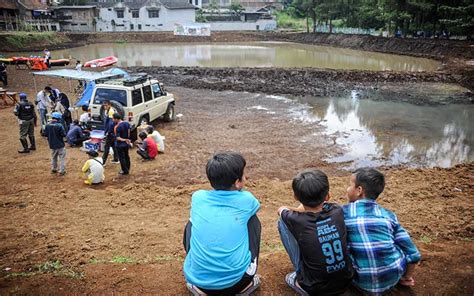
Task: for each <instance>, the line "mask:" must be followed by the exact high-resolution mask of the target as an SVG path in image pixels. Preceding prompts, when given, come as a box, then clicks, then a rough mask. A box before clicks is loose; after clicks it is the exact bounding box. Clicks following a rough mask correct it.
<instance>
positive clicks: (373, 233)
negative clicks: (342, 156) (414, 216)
mask: <svg viewBox="0 0 474 296" xmlns="http://www.w3.org/2000/svg"><path fill="white" fill-rule="evenodd" d="M384 187H385V178H384V175H383V174H382V173H380V172H379V171H377V170H376V169H372V168H361V169H358V170H356V171H355V172H354V173H353V174H352V175H351V177H350V181H349V187H348V188H347V197H348V199H349V202H350V203H349V204H347V205H344V206H343V209H344V219H345V222H346V227H347V240H348V244H349V249H350V253H351V257H352V260H353V266H354V268H355V271H356V274H355V277H354V281H353V283H354V285H355V286H356V287H358V288H359V289H361V290H364V291H366V292H368V293H371V294H382V293H383V292H384V291H387V290H389V289H390V288H392V287H393V286H395V285H396V284H397V283H400V284H402V285H406V286H413V285H414V284H415V281H414V280H413V272H414V268H415V264H416V263H417V262H419V261H420V259H421V256H420V253H419V252H418V249H417V248H416V246H415V245H414V244H413V242H412V241H411V239H410V236H409V234H408V233H407V232H406V230H405V229H403V227H402V226H401V225H400V223H399V222H398V219H397V216H395V214H394V213H392V212H391V211H389V210H387V209H384V208H382V207H381V206H379V205H378V204H377V202H376V199H377V198H378V196H379V195H380V193H382V191H383V189H384Z"/></svg>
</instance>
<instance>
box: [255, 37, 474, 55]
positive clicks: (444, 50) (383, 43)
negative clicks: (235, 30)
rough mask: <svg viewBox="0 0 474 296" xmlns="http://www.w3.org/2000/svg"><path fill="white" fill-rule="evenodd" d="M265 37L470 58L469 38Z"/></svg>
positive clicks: (470, 44) (472, 52)
mask: <svg viewBox="0 0 474 296" xmlns="http://www.w3.org/2000/svg"><path fill="white" fill-rule="evenodd" d="M263 37H264V38H265V39H268V40H280V41H291V42H297V43H307V44H316V45H327V46H335V47H345V48H351V49H358V50H366V51H377V52H384V53H394V54H403V55H414V56H423V57H430V58H435V59H443V58H446V57H449V58H454V57H456V58H462V59H473V58H474V50H473V49H472V45H473V42H472V41H460V40H439V39H403V38H385V37H377V36H369V35H344V34H324V33H316V34H315V33H293V34H291V33H290V34H285V33H272V34H267V35H264V36H263Z"/></svg>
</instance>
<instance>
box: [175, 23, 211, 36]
mask: <svg viewBox="0 0 474 296" xmlns="http://www.w3.org/2000/svg"><path fill="white" fill-rule="evenodd" d="M174 35H176V36H211V25H209V24H186V25H183V24H174Z"/></svg>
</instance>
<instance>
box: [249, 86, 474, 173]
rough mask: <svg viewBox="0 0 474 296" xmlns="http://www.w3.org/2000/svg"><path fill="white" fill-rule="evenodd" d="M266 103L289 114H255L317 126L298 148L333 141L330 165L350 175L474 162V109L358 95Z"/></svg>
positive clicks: (269, 108)
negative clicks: (368, 170)
mask: <svg viewBox="0 0 474 296" xmlns="http://www.w3.org/2000/svg"><path fill="white" fill-rule="evenodd" d="M266 97H268V98H273V99H275V100H278V101H283V102H285V103H286V104H287V105H288V108H287V110H285V111H283V110H282V109H281V108H279V109H273V108H272V104H270V105H267V106H266V105H264V104H261V105H256V106H253V107H252V108H253V110H254V111H255V113H259V112H265V113H266V114H274V115H275V116H278V115H284V116H287V117H289V118H290V120H292V121H297V122H300V123H301V125H305V126H306V127H308V126H313V127H314V130H315V132H314V133H313V134H312V136H309V137H308V136H307V137H305V138H299V139H295V141H296V142H297V143H298V145H314V144H315V143H321V142H322V141H327V139H328V138H329V139H331V141H330V142H332V144H333V146H329V147H327V151H328V156H327V158H325V161H327V162H332V163H340V164H341V165H342V167H344V168H347V169H353V168H356V167H361V166H374V167H378V166H391V165H395V166H396V165H405V166H410V167H435V166H436V167H451V166H454V165H456V164H459V163H464V162H470V161H473V160H474V151H473V147H474V125H473V124H472V122H473V120H474V105H462V104H449V105H441V106H428V105H424V106H417V105H413V104H409V103H400V102H393V101H379V100H376V99H375V98H374V99H373V100H372V99H360V96H359V95H358V94H357V93H356V92H353V93H352V94H351V95H348V96H346V97H292V96H266ZM267 102H268V101H267ZM282 112H284V113H286V114H282ZM279 113H280V114H279ZM321 128H322V132H321ZM295 145H296V143H295ZM331 147H333V148H331ZM334 151H337V152H336V153H334Z"/></svg>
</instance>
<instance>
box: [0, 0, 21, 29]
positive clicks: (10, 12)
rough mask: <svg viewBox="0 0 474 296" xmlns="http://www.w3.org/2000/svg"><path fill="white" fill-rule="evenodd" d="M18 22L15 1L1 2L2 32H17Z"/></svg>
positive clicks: (4, 0)
mask: <svg viewBox="0 0 474 296" xmlns="http://www.w3.org/2000/svg"><path fill="white" fill-rule="evenodd" d="M17 22H18V7H17V6H16V1H14V0H0V30H15V29H16V28H17Z"/></svg>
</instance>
